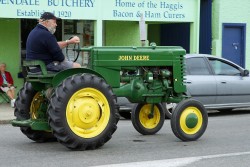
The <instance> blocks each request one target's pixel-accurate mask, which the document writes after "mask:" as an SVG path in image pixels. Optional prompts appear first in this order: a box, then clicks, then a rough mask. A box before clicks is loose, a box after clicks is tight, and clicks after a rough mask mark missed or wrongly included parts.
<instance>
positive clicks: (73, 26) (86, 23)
mask: <svg viewBox="0 0 250 167" xmlns="http://www.w3.org/2000/svg"><path fill="white" fill-rule="evenodd" d="M73 35H77V36H78V37H79V38H80V40H81V46H82V47H83V46H93V45H94V21H90V20H65V21H64V38H67V37H68V38H69V37H71V36H73Z"/></svg>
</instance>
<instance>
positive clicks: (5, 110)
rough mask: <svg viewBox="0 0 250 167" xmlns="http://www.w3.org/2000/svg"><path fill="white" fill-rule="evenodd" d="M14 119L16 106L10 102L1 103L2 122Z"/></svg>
mask: <svg viewBox="0 0 250 167" xmlns="http://www.w3.org/2000/svg"><path fill="white" fill-rule="evenodd" d="M13 119H15V116H14V108H12V107H11V106H10V103H0V124H9V123H10V121H11V120H13Z"/></svg>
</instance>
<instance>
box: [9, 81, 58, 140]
mask: <svg viewBox="0 0 250 167" xmlns="http://www.w3.org/2000/svg"><path fill="white" fill-rule="evenodd" d="M43 102H44V99H43V97H42V96H40V92H37V91H35V90H34V89H33V88H32V85H31V83H28V82H26V83H25V84H24V87H23V88H22V89H21V90H20V91H19V93H18V96H17V99H16V103H15V104H16V108H15V111H14V115H15V116H16V118H17V120H27V119H30V118H32V119H36V118H37V110H38V108H39V107H40V105H41V103H43ZM20 129H21V131H22V133H23V134H25V135H26V136H27V137H28V138H29V139H31V140H33V141H36V142H39V143H42V142H48V141H56V138H55V137H54V136H53V134H52V133H51V132H47V131H37V130H32V129H31V128H30V127H21V128H20Z"/></svg>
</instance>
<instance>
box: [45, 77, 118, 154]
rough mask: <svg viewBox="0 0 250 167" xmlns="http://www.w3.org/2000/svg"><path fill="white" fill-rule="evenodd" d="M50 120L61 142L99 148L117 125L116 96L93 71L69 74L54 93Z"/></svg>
mask: <svg viewBox="0 0 250 167" xmlns="http://www.w3.org/2000/svg"><path fill="white" fill-rule="evenodd" d="M48 113H49V123H50V126H51V128H52V130H53V133H54V135H55V136H56V138H57V139H58V141H59V142H60V143H62V144H63V145H65V146H66V147H68V148H70V149H73V150H86V149H96V148H98V147H100V146H102V145H104V143H106V142H107V141H108V140H110V139H111V137H112V134H113V133H114V132H115V130H116V129H117V122H118V120H119V114H118V105H117V104H116V96H115V95H114V94H113V92H112V90H111V87H110V86H109V85H108V84H107V83H106V82H105V81H104V80H103V79H102V78H99V77H97V76H95V75H91V74H76V75H74V76H71V77H68V78H66V79H65V80H64V81H63V82H62V83H61V84H60V85H59V86H58V87H57V88H56V89H55V93H54V94H53V95H52V97H51V102H50V106H49V109H48Z"/></svg>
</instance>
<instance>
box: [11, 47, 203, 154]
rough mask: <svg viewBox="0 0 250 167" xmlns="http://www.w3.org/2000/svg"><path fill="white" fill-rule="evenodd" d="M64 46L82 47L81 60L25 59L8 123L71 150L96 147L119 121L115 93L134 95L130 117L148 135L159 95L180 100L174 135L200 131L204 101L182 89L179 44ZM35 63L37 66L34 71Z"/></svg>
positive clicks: (157, 114)
mask: <svg viewBox="0 0 250 167" xmlns="http://www.w3.org/2000/svg"><path fill="white" fill-rule="evenodd" d="M70 49H71V50H73V51H74V52H75V53H77V54H79V53H82V52H83V53H84V55H85V63H86V67H85V68H76V69H68V70H64V71H61V72H58V73H53V72H50V71H47V70H46V66H45V64H44V63H43V62H42V61H38V60H34V61H24V63H23V64H24V66H25V67H26V69H27V72H28V75H27V77H26V83H25V84H24V87H23V88H22V89H21V90H20V91H19V93H18V97H17V99H16V109H15V113H14V114H15V116H16V119H15V120H13V121H12V125H13V126H17V127H20V129H21V131H22V133H23V134H25V135H26V136H27V137H28V138H30V139H31V140H34V141H36V142H47V141H56V140H57V141H59V142H60V143H61V144H63V145H65V146H66V147H68V148H70V149H72V150H86V149H96V148H98V147H100V146H102V145H104V144H105V143H106V142H107V141H108V140H110V139H111V137H112V134H113V133H114V132H115V131H116V129H117V123H118V121H119V105H118V104H117V100H116V98H117V97H126V98H127V99H128V100H129V101H130V102H132V103H137V105H136V106H135V107H134V109H133V111H132V113H131V121H132V123H133V126H134V128H135V129H136V130H137V131H138V132H139V133H141V134H143V135H153V134H155V133H157V132H158V131H159V130H160V129H161V128H162V126H163V123H164V120H165V109H166V108H165V106H163V104H164V103H178V105H177V106H176V107H175V109H174V111H173V114H172V118H171V128H172V131H173V133H174V134H175V136H176V137H178V138H179V139H181V140H182V141H194V140H197V139H198V138H200V137H201V136H202V135H203V133H204V132H205V130H206V127H207V123H208V116H207V112H206V110H205V108H204V107H203V105H202V104H201V103H200V102H198V101H196V100H194V99H191V98H189V97H187V96H185V92H186V86H185V85H184V73H185V65H184V55H185V50H184V49H183V48H181V47H165V46H161V47H160V46H156V45H152V46H148V47H88V48H79V47H78V48H76V47H74V48H68V50H70ZM77 57H78V56H77ZM33 68H39V69H40V71H39V72H35V73H34V72H32V69H33Z"/></svg>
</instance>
